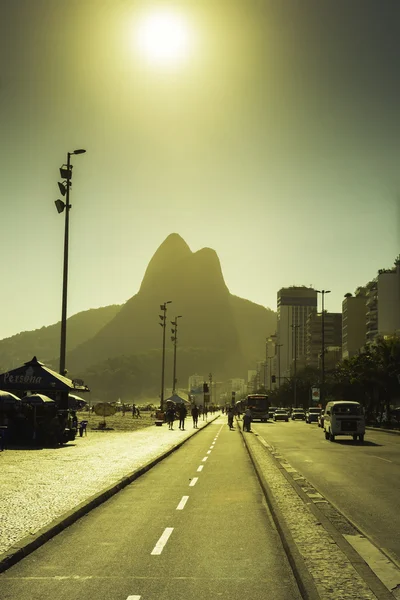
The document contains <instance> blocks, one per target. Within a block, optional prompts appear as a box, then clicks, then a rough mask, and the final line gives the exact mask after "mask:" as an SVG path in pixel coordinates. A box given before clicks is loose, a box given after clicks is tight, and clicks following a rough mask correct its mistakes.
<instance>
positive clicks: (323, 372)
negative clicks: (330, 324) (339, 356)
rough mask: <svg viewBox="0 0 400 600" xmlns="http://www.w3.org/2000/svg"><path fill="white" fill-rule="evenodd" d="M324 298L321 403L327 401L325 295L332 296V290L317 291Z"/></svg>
mask: <svg viewBox="0 0 400 600" xmlns="http://www.w3.org/2000/svg"><path fill="white" fill-rule="evenodd" d="M315 291H316V292H317V293H318V294H321V296H322V313H321V390H320V402H321V403H323V401H324V399H325V303H324V299H325V294H330V293H331V290H315Z"/></svg>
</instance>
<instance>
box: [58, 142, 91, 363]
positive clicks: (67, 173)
mask: <svg viewBox="0 0 400 600" xmlns="http://www.w3.org/2000/svg"><path fill="white" fill-rule="evenodd" d="M85 152H86V150H83V149H82V148H80V149H78V150H74V151H73V152H68V153H67V164H64V165H63V166H62V167H61V168H60V174H61V177H62V179H63V181H62V182H59V183H58V187H59V190H60V192H61V194H62V195H63V196H65V202H63V201H62V200H56V201H55V205H56V208H57V211H58V213H62V212H63V211H64V210H65V229H64V268H63V288H62V308H61V340H60V375H65V355H66V347H67V289H68V244H69V211H70V209H71V204H70V203H69V192H70V189H71V185H72V183H71V179H72V165H71V156H72V155H73V154H85Z"/></svg>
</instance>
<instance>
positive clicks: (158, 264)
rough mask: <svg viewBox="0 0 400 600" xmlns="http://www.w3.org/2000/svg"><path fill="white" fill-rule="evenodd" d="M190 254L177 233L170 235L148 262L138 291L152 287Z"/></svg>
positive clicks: (189, 250)
mask: <svg viewBox="0 0 400 600" xmlns="http://www.w3.org/2000/svg"><path fill="white" fill-rule="evenodd" d="M192 254H193V253H192V251H191V249H190V248H189V246H188V245H187V243H186V242H185V240H184V239H183V238H182V237H181V236H180V235H179V234H178V233H170V235H169V236H168V237H167V238H165V240H164V241H163V243H162V244H161V245H160V246H159V247H158V249H157V250H156V252H155V253H154V255H153V258H152V259H151V260H150V262H149V264H148V266H147V269H146V272H145V274H144V277H143V281H142V285H141V286H140V289H141V290H143V289H144V287H148V286H149V285H150V286H153V285H154V283H155V282H156V281H157V280H158V279H159V278H161V279H163V274H164V273H165V272H166V270H168V271H169V270H170V269H171V268H172V269H174V268H175V267H176V265H177V264H178V263H180V262H181V261H182V260H185V259H187V258H189V257H190V256H192Z"/></svg>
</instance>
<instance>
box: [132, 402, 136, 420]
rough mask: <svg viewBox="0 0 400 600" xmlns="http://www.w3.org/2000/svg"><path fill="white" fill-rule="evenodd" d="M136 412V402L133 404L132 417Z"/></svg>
mask: <svg viewBox="0 0 400 600" xmlns="http://www.w3.org/2000/svg"><path fill="white" fill-rule="evenodd" d="M135 414H136V404H132V419H133V417H134V416H135Z"/></svg>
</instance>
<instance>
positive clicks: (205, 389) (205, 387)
mask: <svg viewBox="0 0 400 600" xmlns="http://www.w3.org/2000/svg"><path fill="white" fill-rule="evenodd" d="M209 391H210V390H209V388H208V383H203V393H204V394H208V393H209Z"/></svg>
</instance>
